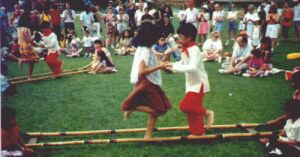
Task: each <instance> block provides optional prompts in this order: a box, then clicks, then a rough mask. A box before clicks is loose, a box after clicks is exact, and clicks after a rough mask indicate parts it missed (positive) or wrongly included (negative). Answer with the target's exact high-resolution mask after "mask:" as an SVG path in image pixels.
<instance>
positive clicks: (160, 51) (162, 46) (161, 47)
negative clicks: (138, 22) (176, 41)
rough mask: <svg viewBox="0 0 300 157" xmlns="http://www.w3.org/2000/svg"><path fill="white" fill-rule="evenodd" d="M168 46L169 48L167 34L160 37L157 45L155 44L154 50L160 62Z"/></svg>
mask: <svg viewBox="0 0 300 157" xmlns="http://www.w3.org/2000/svg"><path fill="white" fill-rule="evenodd" d="M168 48H169V46H168V44H167V40H166V37H165V36H161V37H160V38H159V39H158V41H157V43H156V44H155V45H153V47H152V51H153V52H154V54H155V55H156V57H157V60H158V61H159V62H161V61H162V60H163V56H164V53H165V52H166V50H167V49H168Z"/></svg>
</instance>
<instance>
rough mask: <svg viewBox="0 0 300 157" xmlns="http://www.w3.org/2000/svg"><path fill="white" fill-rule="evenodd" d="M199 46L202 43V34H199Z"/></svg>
mask: <svg viewBox="0 0 300 157" xmlns="http://www.w3.org/2000/svg"><path fill="white" fill-rule="evenodd" d="M198 40H199V46H201V45H202V35H201V34H198Z"/></svg>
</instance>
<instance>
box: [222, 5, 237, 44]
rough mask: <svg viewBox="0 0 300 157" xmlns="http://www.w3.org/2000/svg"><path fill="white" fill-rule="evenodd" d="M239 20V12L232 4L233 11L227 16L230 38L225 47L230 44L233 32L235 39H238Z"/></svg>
mask: <svg viewBox="0 0 300 157" xmlns="http://www.w3.org/2000/svg"><path fill="white" fill-rule="evenodd" d="M237 18H238V12H237V10H236V7H235V4H231V11H229V12H228V15H227V20H228V27H229V28H228V38H227V41H226V43H225V45H228V44H229V41H230V34H231V32H232V33H233V36H234V39H235V38H236V30H237Z"/></svg>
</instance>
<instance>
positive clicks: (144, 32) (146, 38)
mask: <svg viewBox="0 0 300 157" xmlns="http://www.w3.org/2000/svg"><path fill="white" fill-rule="evenodd" d="M158 32H159V29H158V27H157V26H155V25H154V24H153V23H151V22H144V23H142V24H141V25H140V27H139V28H138V34H137V36H136V38H137V41H138V44H137V46H147V47H151V46H152V45H153V44H155V43H156V42H157V40H158V38H159V33H158Z"/></svg>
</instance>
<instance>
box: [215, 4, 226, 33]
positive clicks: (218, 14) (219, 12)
mask: <svg viewBox="0 0 300 157" xmlns="http://www.w3.org/2000/svg"><path fill="white" fill-rule="evenodd" d="M215 8H216V10H215V11H214V12H213V17H212V20H213V26H214V27H215V31H217V32H219V33H221V32H222V30H223V27H224V22H223V21H224V15H225V13H224V11H223V9H222V7H221V6H220V5H219V4H216V5H215Z"/></svg>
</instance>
